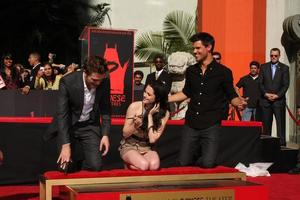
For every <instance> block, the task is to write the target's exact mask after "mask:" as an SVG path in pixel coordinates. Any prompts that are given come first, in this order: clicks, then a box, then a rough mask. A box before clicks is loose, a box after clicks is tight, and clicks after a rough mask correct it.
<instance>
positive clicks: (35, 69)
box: [22, 52, 42, 94]
mask: <svg viewBox="0 0 300 200" xmlns="http://www.w3.org/2000/svg"><path fill="white" fill-rule="evenodd" d="M28 63H29V65H30V66H32V69H31V73H30V77H29V81H28V82H27V83H26V86H25V87H24V88H22V93H23V94H28V93H29V91H30V90H33V89H35V85H36V80H37V76H38V77H41V75H39V71H40V69H41V67H42V64H41V55H40V54H39V53H38V52H32V53H30V54H29V57H28Z"/></svg>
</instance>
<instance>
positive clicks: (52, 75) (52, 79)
mask: <svg viewBox="0 0 300 200" xmlns="http://www.w3.org/2000/svg"><path fill="white" fill-rule="evenodd" d="M46 65H49V66H50V67H51V70H52V74H51V76H50V79H49V77H46V75H45V74H44V75H43V78H44V79H45V84H46V85H45V86H46V87H47V86H48V81H49V80H50V81H52V85H53V83H54V82H55V79H56V75H55V74H54V69H53V66H52V65H51V63H49V62H46V63H44V67H45V66H46Z"/></svg>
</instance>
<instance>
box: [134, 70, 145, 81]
mask: <svg viewBox="0 0 300 200" xmlns="http://www.w3.org/2000/svg"><path fill="white" fill-rule="evenodd" d="M136 75H140V76H141V77H142V79H143V78H144V73H143V72H142V71H140V70H136V71H135V72H134V76H136Z"/></svg>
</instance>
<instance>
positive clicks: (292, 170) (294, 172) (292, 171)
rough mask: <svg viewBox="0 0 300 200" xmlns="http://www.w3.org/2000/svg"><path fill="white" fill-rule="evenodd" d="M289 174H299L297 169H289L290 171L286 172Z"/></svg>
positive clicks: (299, 170) (299, 169)
mask: <svg viewBox="0 0 300 200" xmlns="http://www.w3.org/2000/svg"><path fill="white" fill-rule="evenodd" d="M288 173H289V174H300V168H299V167H295V168H293V169H291V170H290V171H288Z"/></svg>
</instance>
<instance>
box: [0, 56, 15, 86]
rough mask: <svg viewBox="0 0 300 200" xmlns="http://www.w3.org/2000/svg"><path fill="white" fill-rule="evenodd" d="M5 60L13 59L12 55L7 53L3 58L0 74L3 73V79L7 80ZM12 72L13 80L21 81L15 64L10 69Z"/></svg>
mask: <svg viewBox="0 0 300 200" xmlns="http://www.w3.org/2000/svg"><path fill="white" fill-rule="evenodd" d="M5 58H11V59H12V54H10V53H5V54H3V55H2V57H1V69H0V72H1V76H2V78H3V79H5V80H6V73H5V66H4V59H5ZM10 70H11V77H12V79H13V80H14V81H16V80H19V72H18V70H17V68H16V67H14V63H13V64H12V66H11V67H10Z"/></svg>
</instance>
